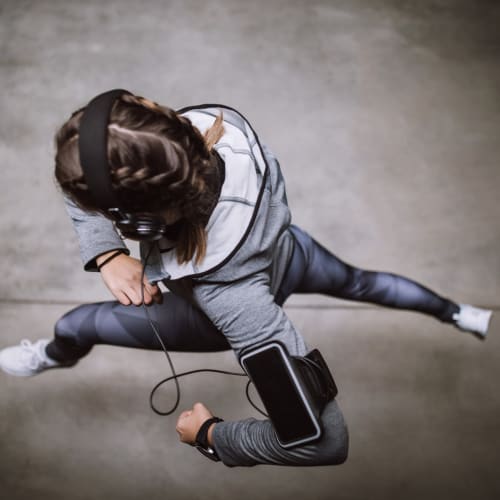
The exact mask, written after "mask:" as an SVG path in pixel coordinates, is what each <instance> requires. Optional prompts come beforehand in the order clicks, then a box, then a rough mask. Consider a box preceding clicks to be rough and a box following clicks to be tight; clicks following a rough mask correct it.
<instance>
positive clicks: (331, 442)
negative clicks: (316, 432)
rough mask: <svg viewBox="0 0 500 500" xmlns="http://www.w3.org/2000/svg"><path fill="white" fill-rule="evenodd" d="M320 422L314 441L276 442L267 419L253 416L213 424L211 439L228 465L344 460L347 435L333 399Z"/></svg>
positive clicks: (335, 462) (288, 463) (319, 463)
mask: <svg viewBox="0 0 500 500" xmlns="http://www.w3.org/2000/svg"><path fill="white" fill-rule="evenodd" d="M321 423H322V427H323V434H322V436H321V438H320V439H319V440H318V441H315V442H313V443H308V444H305V445H301V446H296V447H294V448H289V449H286V448H283V447H282V446H281V445H280V444H279V442H278V439H277V437H276V433H275V432H274V428H273V426H272V424H271V422H270V421H269V420H256V419H254V418H249V419H246V420H240V421H237V422H219V423H218V424H215V425H214V427H213V430H212V441H213V446H214V447H215V450H216V451H217V454H218V455H219V457H220V459H221V460H222V462H223V463H224V464H225V465H227V466H229V467H235V466H247V467H248V466H253V465H258V464H272V465H295V466H317V465H338V464H341V463H343V462H345V461H346V459H347V451H348V448H349V438H348V433H347V426H346V424H345V421H344V417H343V415H342V412H341V411H340V408H339V406H338V404H337V402H336V401H331V402H330V403H328V405H327V406H326V407H325V409H324V410H323V413H322V414H321Z"/></svg>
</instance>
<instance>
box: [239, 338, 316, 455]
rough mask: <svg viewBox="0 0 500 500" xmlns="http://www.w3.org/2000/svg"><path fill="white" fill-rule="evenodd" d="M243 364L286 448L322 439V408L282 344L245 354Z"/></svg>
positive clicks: (242, 357)
mask: <svg viewBox="0 0 500 500" xmlns="http://www.w3.org/2000/svg"><path fill="white" fill-rule="evenodd" d="M240 363H241V365H242V366H243V369H244V370H245V371H246V373H247V375H248V376H249V378H250V379H251V380H252V382H253V384H254V385H255V388H256V390H257V392H258V394H259V397H260V399H261V400H262V403H263V405H264V407H265V408H266V410H267V413H268V415H269V418H270V420H271V422H272V424H273V426H274V429H275V431H276V435H277V438H278V441H279V443H280V445H281V446H283V448H291V447H293V446H297V445H300V444H305V443H309V442H311V441H315V440H316V439H319V438H320V437H321V422H320V409H319V408H318V406H317V404H315V398H314V397H313V396H314V395H312V394H310V391H309V388H308V385H307V384H306V383H304V380H303V378H302V375H301V373H300V370H299V369H298V367H297V366H296V364H295V362H294V359H293V358H292V357H291V356H290V355H289V354H288V352H287V351H286V349H285V347H284V346H283V345H282V344H280V343H278V342H270V343H268V344H265V345H263V346H260V347H258V348H256V349H254V350H252V351H250V352H246V353H244V354H243V355H242V356H241V358H240Z"/></svg>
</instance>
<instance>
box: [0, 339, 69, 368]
mask: <svg viewBox="0 0 500 500" xmlns="http://www.w3.org/2000/svg"><path fill="white" fill-rule="evenodd" d="M48 343H49V340H47V339H41V340H38V341H36V342H35V343H34V344H32V343H31V342H30V341H29V340H26V339H25V340H21V343H20V344H19V345H16V346H13V347H6V348H5V349H2V350H1V351H0V368H1V369H2V370H3V371H4V372H5V373H8V374H9V375H16V376H17V377H31V376H32V375H37V374H38V373H41V372H43V371H45V370H48V369H49V368H62V367H65V366H73V365H74V364H75V363H76V361H70V362H66V363H62V362H60V361H56V360H55V359H52V358H49V356H47V354H46V352H45V347H46V346H47V344H48Z"/></svg>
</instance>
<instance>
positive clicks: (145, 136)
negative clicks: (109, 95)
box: [55, 94, 224, 263]
mask: <svg viewBox="0 0 500 500" xmlns="http://www.w3.org/2000/svg"><path fill="white" fill-rule="evenodd" d="M84 110H85V108H81V109H79V110H77V111H75V112H74V113H73V114H72V115H71V117H70V118H69V120H68V121H67V122H66V123H64V125H63V126H62V127H61V128H60V129H59V131H58V132H57V134H56V137H55V143H56V157H55V164H56V167H55V176H56V179H57V182H58V183H59V185H60V186H61V188H62V190H63V191H64V193H66V194H67V195H68V196H69V197H70V198H71V199H72V200H73V201H74V202H75V203H77V204H78V205H79V206H80V207H81V208H83V209H84V210H87V211H91V212H101V213H103V214H104V215H106V214H105V212H104V211H103V210H102V209H101V208H100V207H98V206H96V204H95V202H94V201H93V199H92V196H91V193H90V192H89V190H88V187H87V184H86V182H85V179H84V176H83V171H82V168H81V165H80V159H79V153H78V130H79V125H80V121H81V118H82V115H83V111H84ZM223 133H224V127H223V124H222V115H219V116H218V117H217V119H216V120H215V122H214V124H213V125H212V127H211V128H209V129H208V130H207V132H206V133H205V136H202V135H201V133H200V131H199V130H198V129H197V128H196V127H194V126H193V125H192V123H191V122H190V120H189V119H188V118H186V117H184V116H180V115H178V114H177V113H176V112H175V111H174V110H172V109H170V108H168V107H166V106H160V105H159V104H157V103H155V102H152V101H150V100H148V99H145V98H144V97H141V96H134V95H130V94H124V95H122V96H121V97H120V98H119V99H117V100H116V101H115V103H114V105H113V108H112V110H111V114H110V119H109V125H108V164H109V166H110V171H111V183H112V189H113V191H114V192H115V194H116V197H117V199H118V201H119V203H120V208H123V209H124V210H125V211H128V212H136V213H137V212H139V213H140V212H156V213H158V212H162V211H166V210H168V209H175V210H178V211H179V213H180V215H181V217H182V224H181V229H180V233H179V239H178V243H177V247H176V252H177V260H178V261H179V263H183V262H188V261H190V260H191V259H193V258H195V262H196V263H199V262H201V260H202V259H203V258H204V256H205V253H206V245H207V234H206V230H205V225H206V223H207V222H208V218H209V217H210V214H211V212H212V209H213V207H214V206H215V204H216V202H217V195H218V190H219V180H218V170H217V168H216V159H215V156H214V154H212V153H211V150H212V148H213V146H214V144H215V143H216V142H217V141H218V140H219V139H220V137H221V136H222V134H223Z"/></svg>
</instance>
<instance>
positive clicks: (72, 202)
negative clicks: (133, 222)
mask: <svg viewBox="0 0 500 500" xmlns="http://www.w3.org/2000/svg"><path fill="white" fill-rule="evenodd" d="M115 92H116V91H115ZM118 94H119V96H118V97H117V98H116V99H115V100H114V101H113V105H112V108H111V112H110V115H109V120H108V125H107V134H108V136H107V143H106V148H107V149H106V150H105V151H107V159H106V162H107V165H106V168H107V170H108V174H109V175H110V181H109V183H110V191H111V192H110V193H109V196H110V197H112V198H114V199H115V201H116V203H115V205H118V207H119V211H120V212H126V213H130V214H137V213H141V212H147V213H150V214H155V215H156V216H160V217H161V218H162V223H164V224H165V228H164V231H163V234H162V235H161V238H159V239H157V240H156V241H152V242H151V241H150V242H142V243H141V255H142V261H147V262H146V275H145V278H144V280H143V277H142V274H141V272H142V264H141V262H140V261H139V260H136V259H134V258H132V257H130V256H129V252H128V250H127V248H126V246H125V245H124V243H123V240H122V239H121V238H120V237H119V235H118V233H117V232H116V230H115V228H114V226H113V222H112V220H111V219H112V218H113V217H111V216H110V212H108V211H107V210H106V208H107V207H103V203H102V202H101V203H100V202H97V201H96V199H97V198H96V195H95V192H92V191H93V190H94V188H92V189H90V188H89V185H90V184H91V183H90V181H89V178H88V175H85V172H84V171H83V170H82V166H81V163H82V162H81V159H82V156H81V155H82V152H81V144H80V149H79V143H81V142H82V140H81V138H80V134H79V132H80V126H81V121H82V115H83V113H84V111H85V108H82V109H80V110H78V111H76V112H75V113H74V114H73V115H72V116H71V118H70V119H69V120H68V121H67V122H66V123H65V124H64V125H63V126H62V127H61V129H60V130H59V132H58V133H57V136H56V147H57V153H56V171H55V175H56V179H57V181H58V183H59V185H60V186H61V188H62V190H63V192H64V194H65V199H66V204H67V208H68V212H69V215H70V216H71V218H72V220H73V223H74V227H75V229H76V232H77V235H78V237H79V240H80V248H81V254H82V259H83V262H84V268H85V269H86V270H88V271H96V270H99V271H100V272H101V275H102V278H103V280H104V282H105V284H106V285H107V287H108V288H109V289H110V291H111V293H112V294H113V295H114V297H115V298H116V300H115V301H113V302H104V303H98V304H86V305H82V306H80V307H77V308H76V309H74V310H72V311H70V312H69V313H67V314H66V315H65V316H63V317H62V318H61V319H60V320H59V321H58V323H57V324H56V327H55V337H54V339H53V340H51V341H50V342H49V341H48V340H39V341H37V342H36V343H34V344H31V343H30V342H29V341H25V340H24V341H22V342H21V344H20V345H19V346H14V347H10V348H6V349H4V350H3V351H1V352H0V366H1V367H2V369H3V370H4V371H6V372H7V373H11V374H13V375H19V376H28V375H34V374H37V373H41V372H42V371H44V370H46V369H49V368H55V367H65V366H72V365H74V364H75V363H76V362H77V361H78V360H79V359H80V358H81V357H83V356H85V355H86V354H87V353H88V352H89V351H90V349H91V348H92V347H93V346H94V345H95V344H100V343H101V344H102V343H105V344H113V345H120V346H130V347H140V348H148V349H159V348H160V345H159V343H158V341H157V339H156V338H155V336H154V333H153V331H152V330H151V328H150V325H149V323H148V321H147V319H146V317H145V316H144V314H143V311H142V310H140V309H137V308H132V307H129V306H130V305H132V304H134V305H140V304H142V303H143V302H144V303H145V304H148V305H149V304H152V303H155V304H156V305H155V307H154V308H152V312H151V316H152V318H153V321H154V322H155V323H157V324H158V325H159V328H160V334H161V335H162V338H163V340H164V342H165V344H166V346H167V348H168V349H169V350H171V351H196V352H211V351H220V350H225V349H230V348H232V349H233V350H234V351H235V353H236V355H239V354H240V353H241V352H242V350H243V349H246V348H249V347H253V346H256V345H260V344H262V343H264V342H266V341H269V340H275V341H279V342H281V343H282V344H283V345H284V346H286V347H287V349H288V351H289V352H290V354H292V355H299V356H304V355H305V354H306V353H307V352H308V349H307V347H306V345H305V342H304V340H303V338H302V336H301V335H300V334H299V333H298V332H297V331H296V330H295V328H294V326H293V325H292V323H291V322H290V320H289V319H288V318H287V316H286V314H285V313H284V311H283V308H282V305H283V303H284V302H285V300H286V299H287V297H288V296H289V295H290V294H291V293H324V294H327V295H330V296H334V297H341V298H345V299H349V300H357V301H365V302H372V303H375V304H380V305H384V306H388V307H394V308H399V309H408V310H413V311H419V312H422V313H425V314H429V315H432V316H434V317H435V318H437V319H439V320H441V321H443V322H447V323H450V324H454V325H455V326H457V327H458V328H461V329H462V330H465V331H469V332H472V333H474V334H476V335H478V336H480V337H483V338H484V336H485V335H486V332H487V328H488V322H489V318H490V315H491V311H485V310H481V309H478V308H474V307H472V306H468V305H458V304H456V303H455V302H452V301H450V300H448V299H445V298H443V297H440V296H439V295H437V294H436V293H434V292H432V291H431V290H429V289H427V288H425V287H423V286H421V285H419V284H418V283H415V282H413V281H411V280H408V279H406V278H404V277H401V276H396V275H394V274H388V273H379V272H372V271H364V270H361V269H357V268H355V267H353V266H350V265H348V264H346V263H344V262H342V261H341V260H340V259H338V258H337V257H335V256H334V255H332V254H331V253H330V252H329V251H328V250H326V249H325V248H323V247H322V246H321V245H319V244H318V243H317V242H316V241H314V240H313V239H312V238H311V237H310V236H309V235H308V234H307V233H305V232H304V231H302V230H301V229H299V228H297V227H295V226H292V225H291V224H290V212H289V209H288V206H287V201H286V194H285V185H284V181H283V178H282V175H281V171H280V167H279V164H278V161H277V160H276V158H275V157H274V156H273V155H272V154H271V153H270V152H269V151H268V150H267V149H266V148H265V147H264V146H262V145H261V144H260V142H259V140H258V138H257V136H256V135H255V133H254V131H253V130H252V128H251V126H250V125H249V123H248V122H247V121H246V120H245V119H244V118H243V117H242V116H241V115H240V114H239V113H238V112H236V111H235V110H232V109H230V108H227V107H225V106H197V107H193V108H187V109H184V110H181V111H179V112H174V111H173V110H171V109H169V108H167V107H164V106H160V105H158V104H156V103H154V102H151V101H149V100H147V99H145V98H142V97H139V96H134V95H132V94H130V93H127V92H118ZM94 191H95V190H94ZM112 205H113V204H112ZM146 256H147V257H146ZM160 281H162V282H163V283H164V284H165V285H166V287H167V288H168V289H169V290H170V292H171V293H165V294H162V293H161V292H160V289H159V288H158V285H157V283H158V282H160ZM143 287H144V288H143ZM211 417H212V414H211V413H210V412H209V410H208V409H207V408H206V407H205V406H204V405H203V404H201V403H197V404H196V405H194V407H193V408H192V409H191V410H189V411H185V412H183V413H182V414H181V415H180V417H179V419H178V422H177V431H178V433H179V435H180V438H181V441H183V442H186V443H189V444H193V443H194V442H195V438H196V436H197V434H198V431H199V430H200V428H201V427H202V424H204V423H205V422H207V423H208V424H209V425H208V426H206V425H205V426H203V428H204V430H205V431H206V436H205V440H206V442H207V446H211V447H212V448H213V449H214V451H215V453H216V455H218V456H219V457H220V459H221V460H222V461H223V462H224V463H225V464H226V465H230V466H234V465H255V464H258V463H269V464H286V465H326V464H339V463H342V462H343V461H344V460H345V459H346V457H347V446H348V438H347V429H346V426H345V423H344V420H343V417H342V413H341V411H340V409H339V407H338V405H337V403H336V401H335V400H333V401H330V402H329V403H328V404H327V406H326V407H325V409H324V411H323V413H322V415H321V421H322V426H323V435H322V437H321V439H320V440H319V441H316V442H314V443H309V444H306V445H301V446H298V447H295V448H292V449H284V448H283V447H282V446H280V444H279V442H278V441H277V438H276V435H275V433H274V431H273V428H272V425H271V424H270V422H269V421H268V420H265V421H257V420H255V419H246V420H242V421H238V422H215V423H214V422H213V421H212V420H209V419H211ZM205 427H206V428H205Z"/></svg>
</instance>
